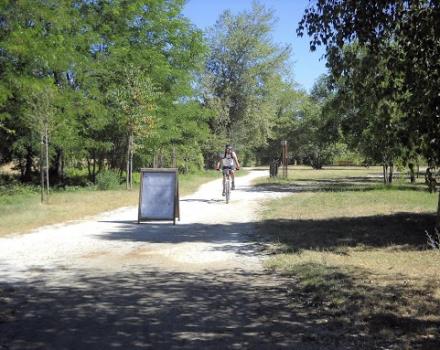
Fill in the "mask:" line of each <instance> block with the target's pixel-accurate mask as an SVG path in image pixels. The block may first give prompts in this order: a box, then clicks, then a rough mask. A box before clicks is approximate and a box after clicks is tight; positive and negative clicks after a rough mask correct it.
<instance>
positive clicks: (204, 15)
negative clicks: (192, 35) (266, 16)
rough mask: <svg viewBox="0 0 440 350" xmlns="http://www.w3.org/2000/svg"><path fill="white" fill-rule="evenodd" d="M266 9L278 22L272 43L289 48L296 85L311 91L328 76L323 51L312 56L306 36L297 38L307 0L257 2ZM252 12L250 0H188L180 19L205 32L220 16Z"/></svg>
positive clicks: (313, 53)
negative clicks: (229, 12)
mask: <svg viewBox="0 0 440 350" xmlns="http://www.w3.org/2000/svg"><path fill="white" fill-rule="evenodd" d="M258 2H259V3H260V4H263V5H264V6H265V7H266V8H269V9H272V10H274V15H275V17H276V18H277V19H278V21H277V23H276V24H275V27H274V31H273V33H272V37H273V41H274V42H275V43H278V44H289V45H290V46H291V48H292V57H291V60H290V62H291V63H292V65H293V69H292V71H293V76H294V79H295V81H296V82H297V83H298V84H299V85H300V86H301V87H303V88H305V89H306V90H308V91H310V89H311V88H312V86H313V83H314V82H315V80H316V79H317V78H318V77H319V76H320V75H321V74H323V73H326V72H327V69H326V67H325V59H324V58H322V56H323V54H324V49H323V48H321V47H318V49H317V50H316V51H315V52H311V51H310V49H309V38H308V36H307V35H305V36H303V37H302V38H300V37H297V35H296V27H297V25H298V22H299V21H300V20H301V18H302V15H303V13H304V10H305V9H306V7H307V5H308V3H309V0H259V1H258ZM251 8H252V0H187V3H186V5H185V7H184V8H183V15H184V16H185V17H187V18H189V19H190V20H191V22H192V23H193V24H194V25H196V26H197V27H198V28H200V29H202V30H205V29H206V28H208V27H210V26H212V25H214V24H215V22H216V21H217V19H218V18H219V17H220V14H221V13H222V12H223V11H225V10H230V11H231V12H232V13H233V14H238V13H239V12H242V11H243V10H250V9H251Z"/></svg>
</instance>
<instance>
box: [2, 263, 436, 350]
mask: <svg viewBox="0 0 440 350" xmlns="http://www.w3.org/2000/svg"><path fill="white" fill-rule="evenodd" d="M298 269H300V270H298V271H296V272H295V273H296V275H297V276H299V277H291V278H287V277H282V276H274V275H268V274H261V273H246V272H244V271H240V270H236V271H229V272H224V273H215V274H213V273H209V272H206V273H204V274H189V273H177V272H163V271H162V272H161V271H151V270H147V269H145V268H143V267H139V268H132V269H131V270H130V271H121V272H119V273H116V274H113V275H98V274H95V275H93V274H91V273H90V271H84V272H81V271H78V272H77V273H75V274H73V275H72V276H71V277H70V278H69V284H68V285H61V286H56V285H53V284H49V283H46V282H45V281H46V280H50V279H51V271H50V270H46V271H45V272H44V273H43V274H42V275H41V277H40V279H39V280H35V281H27V282H22V283H16V284H14V285H7V284H4V283H3V284H1V283H0V292H1V295H0V296H1V297H0V306H1V308H2V309H1V313H0V349H298V350H305V349H310V350H311V349H315V350H317V349H319V350H321V349H329V350H332V349H368V350H369V349H371V350H373V349H380V348H383V349H385V348H386V349H403V348H405V346H409V347H408V348H412V349H416V348H417V349H431V350H434V349H439V346H440V343H439V339H438V338H427V337H424V335H425V334H426V332H428V330H429V331H430V332H431V334H432V332H437V333H435V334H438V329H439V327H440V322H438V321H434V320H426V319H425V320H424V319H423V318H417V317H415V316H408V317H402V316H398V315H397V314H395V313H394V308H395V306H396V305H397V304H398V305H399V306H400V305H403V307H405V305H406V303H407V302H408V301H409V300H411V297H414V296H416V295H419V294H420V293H423V292H425V293H426V292H427V290H410V291H409V292H408V288H407V287H406V286H404V285H402V284H401V283H400V284H399V283H396V284H395V285H392V286H386V287H382V286H375V285H367V284H358V283H357V282H356V280H355V279H354V276H357V280H359V276H361V275H363V277H362V278H365V277H366V276H368V274H367V272H366V271H362V270H357V271H353V273H347V271H340V270H337V269H334V268H328V267H326V268H325V270H324V271H323V269H322V267H320V266H318V267H317V266H314V265H313V264H306V265H303V266H300V267H298ZM313 274H318V275H319V276H321V278H322V282H321V283H320V284H319V283H315V284H314V286H313V287H311V286H307V285H306V284H303V283H300V281H296V280H295V279H296V278H302V276H309V277H310V276H311V277H313ZM319 276H318V277H319ZM315 280H316V278H315ZM334 283H337V285H338V288H335V287H334ZM408 293H410V294H408ZM411 293H412V294H411ZM425 299H427V298H425ZM425 301H426V300H424V302H425ZM428 301H429V300H428ZM423 305H424V307H427V308H431V311H433V310H434V311H435V310H439V309H440V307H439V302H438V301H434V300H432V301H431V303H429V302H425V303H424V304H423ZM378 310H379V311H378ZM383 310H388V311H385V312H384V311H383Z"/></svg>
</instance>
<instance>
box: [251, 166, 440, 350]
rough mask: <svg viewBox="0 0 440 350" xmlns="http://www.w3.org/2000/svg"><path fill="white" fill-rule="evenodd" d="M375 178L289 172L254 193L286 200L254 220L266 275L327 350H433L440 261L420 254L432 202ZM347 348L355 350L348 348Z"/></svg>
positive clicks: (438, 343)
mask: <svg viewBox="0 0 440 350" xmlns="http://www.w3.org/2000/svg"><path fill="white" fill-rule="evenodd" d="M380 170H381V169H379V168H370V169H365V168H353V169H351V168H343V169H338V168H330V169H324V170H320V171H314V170H310V169H306V168H292V169H290V176H289V178H288V179H278V180H270V179H269V180H267V179H266V180H260V181H259V182H258V183H257V187H258V188H260V189H262V190H264V189H271V190H274V191H277V190H278V191H280V192H286V193H287V196H286V197H284V198H282V199H279V200H274V201H271V202H268V203H267V204H266V206H265V208H264V210H263V211H262V212H261V216H262V224H261V225H260V227H259V234H260V235H261V237H262V239H264V240H266V241H268V242H270V243H271V244H269V247H270V248H269V249H270V250H271V253H272V255H271V257H270V258H269V259H268V260H267V261H266V267H267V269H269V270H270V271H273V272H274V273H281V274H284V275H287V276H289V277H290V278H291V280H292V283H291V286H290V289H289V298H291V300H292V304H293V305H296V306H297V307H298V308H299V309H301V312H307V313H309V314H310V315H311V317H312V318H314V319H315V321H316V324H321V325H322V324H325V327H324V329H325V332H327V333H326V337H327V340H326V342H327V343H328V344H329V345H330V344H333V345H336V344H345V346H348V345H347V344H351V345H350V346H352V345H353V344H355V346H357V347H358V348H368V349H370V348H371V349H374V348H389V349H416V348H417V349H440V279H439V277H440V251H438V250H437V251H435V250H432V249H429V248H428V246H427V240H426V234H425V230H432V227H433V225H434V222H435V210H436V204H437V199H438V197H437V196H438V194H430V193H428V192H426V190H425V189H424V187H423V184H421V180H419V182H418V183H417V184H415V185H411V184H409V183H407V180H406V179H403V178H402V179H401V180H400V181H398V183H396V184H394V185H393V186H390V187H384V186H383V185H382V184H381V177H380V175H381V174H380ZM353 346H354V345H353Z"/></svg>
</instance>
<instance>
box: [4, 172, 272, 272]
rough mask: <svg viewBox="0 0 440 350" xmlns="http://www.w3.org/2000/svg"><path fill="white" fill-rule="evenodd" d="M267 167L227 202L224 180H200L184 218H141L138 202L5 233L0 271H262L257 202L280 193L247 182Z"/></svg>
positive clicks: (184, 204) (244, 180)
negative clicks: (166, 220)
mask: <svg viewBox="0 0 440 350" xmlns="http://www.w3.org/2000/svg"><path fill="white" fill-rule="evenodd" d="M259 176H267V172H266V171H252V172H250V174H249V175H247V176H245V177H241V178H238V179H237V190H236V191H233V192H232V201H231V203H229V204H228V205H226V203H225V202H224V200H223V198H222V196H221V193H220V192H221V180H220V179H218V180H215V181H212V182H209V183H207V184H205V185H202V186H201V187H200V189H199V190H198V191H197V192H196V193H194V194H192V195H189V196H187V197H184V198H182V199H181V203H180V205H181V217H182V219H181V221H180V222H178V223H177V225H176V226H173V225H172V224H170V223H158V222H155V223H141V224H140V225H139V224H137V207H127V208H121V209H118V210H115V211H111V212H107V213H104V214H101V215H99V216H97V217H95V218H93V219H88V220H83V221H76V222H73V223H66V224H60V225H52V226H47V227H43V228H41V229H38V230H35V231H33V232H32V233H30V234H25V235H15V236H10V237H7V238H1V239H0V278H1V279H2V280H6V281H11V280H14V281H17V280H22V279H29V278H33V277H39V276H40V274H41V271H44V270H47V269H54V268H55V267H56V269H57V270H58V271H57V273H55V271H54V275H53V276H52V277H56V274H58V275H59V276H60V279H63V278H64V276H65V275H66V274H69V273H71V272H72V271H74V270H75V269H93V270H102V271H101V272H113V271H120V270H124V269H130V268H131V267H132V266H139V265H145V266H146V267H150V268H159V269H161V270H168V271H181V272H202V271H215V270H225V269H235V268H242V269H246V270H252V271H260V270H261V262H260V257H259V255H258V254H256V252H257V250H258V244H257V243H256V242H255V241H254V239H253V238H252V230H253V228H252V224H253V222H254V221H255V220H256V209H257V207H258V205H259V203H261V201H262V200H263V199H267V198H270V197H275V196H279V195H280V194H279V193H268V192H257V191H255V190H254V189H253V188H252V187H251V185H250V183H251V181H252V180H253V179H255V178H257V177H259Z"/></svg>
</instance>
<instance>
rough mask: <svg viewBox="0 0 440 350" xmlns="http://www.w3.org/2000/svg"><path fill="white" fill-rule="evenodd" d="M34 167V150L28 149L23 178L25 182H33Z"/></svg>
mask: <svg viewBox="0 0 440 350" xmlns="http://www.w3.org/2000/svg"><path fill="white" fill-rule="evenodd" d="M32 165H33V158H32V148H31V147H26V162H25V166H24V173H23V176H22V181H23V182H31V181H32Z"/></svg>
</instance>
